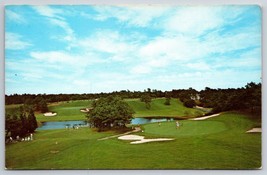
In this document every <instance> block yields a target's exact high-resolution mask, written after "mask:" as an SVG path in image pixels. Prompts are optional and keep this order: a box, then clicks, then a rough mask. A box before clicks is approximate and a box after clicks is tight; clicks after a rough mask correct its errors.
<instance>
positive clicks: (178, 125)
mask: <svg viewBox="0 0 267 175" xmlns="http://www.w3.org/2000/svg"><path fill="white" fill-rule="evenodd" d="M179 127H180V123H179V122H178V121H176V129H177V128H179Z"/></svg>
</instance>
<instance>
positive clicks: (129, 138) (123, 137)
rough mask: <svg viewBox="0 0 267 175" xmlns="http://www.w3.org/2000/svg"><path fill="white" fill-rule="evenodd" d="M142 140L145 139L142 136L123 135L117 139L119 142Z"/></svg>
mask: <svg viewBox="0 0 267 175" xmlns="http://www.w3.org/2000/svg"><path fill="white" fill-rule="evenodd" d="M144 138H145V137H144V136H139V135H124V136H120V137H118V139H120V140H142V139H144Z"/></svg>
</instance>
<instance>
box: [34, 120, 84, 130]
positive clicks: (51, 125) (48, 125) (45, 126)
mask: <svg viewBox="0 0 267 175" xmlns="http://www.w3.org/2000/svg"><path fill="white" fill-rule="evenodd" d="M75 126H76V127H77V126H78V127H85V126H88V125H87V122H86V121H82V120H75V121H57V122H42V126H40V127H38V128H37V129H36V130H37V131H38V130H49V129H63V128H66V127H68V128H73V127H75Z"/></svg>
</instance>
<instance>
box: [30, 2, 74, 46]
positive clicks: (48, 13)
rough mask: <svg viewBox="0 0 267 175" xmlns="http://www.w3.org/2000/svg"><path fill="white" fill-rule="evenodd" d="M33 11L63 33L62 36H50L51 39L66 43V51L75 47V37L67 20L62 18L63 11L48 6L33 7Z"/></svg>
mask: <svg viewBox="0 0 267 175" xmlns="http://www.w3.org/2000/svg"><path fill="white" fill-rule="evenodd" d="M33 9H35V10H36V11H37V13H39V14H40V15H42V16H44V17H46V19H47V20H48V21H49V22H50V24H52V25H54V26H57V27H60V28H62V29H63V30H64V31H65V34H64V35H63V36H61V35H58V36H52V38H54V39H58V40H61V41H64V42H68V46H67V47H66V49H67V50H70V49H71V48H72V47H75V45H74V43H75V41H76V36H75V33H74V31H73V29H72V28H71V27H70V25H69V23H68V22H67V20H66V19H65V18H64V17H62V16H64V11H63V10H61V9H58V8H56V7H50V6H33Z"/></svg>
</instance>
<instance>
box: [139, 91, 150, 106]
mask: <svg viewBox="0 0 267 175" xmlns="http://www.w3.org/2000/svg"><path fill="white" fill-rule="evenodd" d="M140 101H141V102H144V103H145V104H146V108H147V109H150V108H151V105H150V103H151V101H152V98H151V96H150V95H149V94H147V93H145V94H143V95H142V96H141V98H140Z"/></svg>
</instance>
